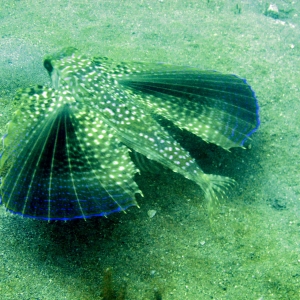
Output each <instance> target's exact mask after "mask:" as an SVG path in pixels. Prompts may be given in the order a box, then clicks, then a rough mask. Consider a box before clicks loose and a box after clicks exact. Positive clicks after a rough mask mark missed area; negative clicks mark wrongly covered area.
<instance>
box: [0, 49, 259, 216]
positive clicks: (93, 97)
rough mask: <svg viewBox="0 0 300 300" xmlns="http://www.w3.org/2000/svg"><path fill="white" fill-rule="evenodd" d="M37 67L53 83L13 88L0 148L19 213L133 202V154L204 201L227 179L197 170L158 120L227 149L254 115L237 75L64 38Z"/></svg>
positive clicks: (255, 120)
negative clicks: (81, 47) (126, 57)
mask: <svg viewBox="0 0 300 300" xmlns="http://www.w3.org/2000/svg"><path fill="white" fill-rule="evenodd" d="M44 67H45V69H46V70H47V72H48V74H49V76H50V79H51V85H49V86H48V85H44V86H41V85H37V86H32V87H28V88H25V89H23V90H20V91H19V92H18V93H17V95H16V97H15V100H14V103H16V110H15V112H14V114H13V116H12V119H11V121H10V122H9V123H8V125H7V133H6V134H5V136H4V137H3V150H2V153H1V156H0V177H1V179H2V180H1V187H0V193H1V201H2V203H3V204H4V206H5V207H6V209H7V210H8V211H10V212H12V213H14V214H17V215H21V216H23V217H29V218H33V219H39V220H47V221H53V220H61V221H68V220H72V219H87V218H90V217H97V216H104V217H106V216H108V215H109V214H111V213H116V212H120V211H125V210H126V209H128V208H129V207H131V206H138V204H137V200H136V197H137V195H138V194H140V195H141V196H143V193H142V191H141V190H140V189H139V187H138V185H137V183H136V182H135V179H134V177H135V175H136V174H137V173H139V172H140V169H141V168H139V163H135V162H134V161H136V160H134V159H133V156H135V157H144V159H145V160H147V161H148V162H151V161H152V162H154V163H156V164H159V165H162V166H163V167H164V168H167V169H170V170H172V171H173V172H176V173H179V174H181V175H182V176H184V177H185V178H187V179H189V180H191V181H193V182H195V183H196V184H197V185H198V186H199V187H200V188H201V189H202V191H203V193H204V196H205V198H206V200H207V201H208V202H209V203H212V201H214V200H213V199H219V198H220V197H224V196H226V193H227V191H228V189H229V188H230V187H231V186H232V185H233V184H234V182H235V181H234V180H233V179H231V178H228V177H225V176H220V175H214V174H206V173H204V172H203V170H202V169H201V167H200V166H199V165H198V164H197V163H196V161H195V159H194V158H193V157H192V156H191V154H190V153H189V152H188V151H187V150H185V148H184V147H183V146H182V145H181V144H180V142H179V141H177V140H176V137H174V136H173V135H172V132H170V130H167V128H166V127H165V126H164V122H162V121H163V120H166V121H168V122H169V123H171V124H172V125H173V126H174V127H177V128H179V129H180V130H186V131H188V132H190V133H192V134H193V136H194V137H195V138H201V139H202V140H204V141H205V142H207V143H213V144H216V145H218V146H220V147H222V148H223V149H226V150H229V149H230V148H232V147H242V148H243V147H244V145H245V142H246V141H248V140H250V139H251V138H250V136H252V134H253V133H254V132H256V131H257V129H258V127H259V124H260V120H259V105H258V100H257V98H256V95H255V93H254V91H253V90H252V88H251V87H250V85H249V84H248V83H247V81H246V80H244V79H242V78H239V77H238V76H236V75H231V74H222V73H219V72H216V71H209V70H201V69H198V68H194V67H186V66H176V65H169V64H164V63H145V62H117V61H114V60H112V59H109V58H107V57H98V56H95V57H89V56H86V55H83V54H81V53H79V52H78V51H77V50H76V49H75V48H71V47H70V48H66V49H63V50H62V51H59V52H57V53H55V54H52V55H48V56H46V57H45V59H44ZM139 161H143V160H139ZM142 164H143V163H142Z"/></svg>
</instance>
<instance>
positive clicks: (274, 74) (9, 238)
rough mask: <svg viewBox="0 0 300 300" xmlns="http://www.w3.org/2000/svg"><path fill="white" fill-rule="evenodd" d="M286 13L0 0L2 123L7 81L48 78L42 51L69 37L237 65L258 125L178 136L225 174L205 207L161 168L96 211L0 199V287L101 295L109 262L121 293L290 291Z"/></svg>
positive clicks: (298, 227)
mask: <svg viewBox="0 0 300 300" xmlns="http://www.w3.org/2000/svg"><path fill="white" fill-rule="evenodd" d="M299 13H300V3H298V1H288V0H286V1H284V0H277V1H274V2H273V3H272V5H270V3H269V2H267V1H255V0H254V1H250V0H249V1H231V0H229V1H221V0H215V1H214V0H209V1H208V0H202V1H201V0H199V1H196V0H195V1H191V0H190V1H175V0H173V1H167V0H161V1H156V0H151V1H150V0H149V1H116V0H113V1H59V2H58V1H26V0H25V1H5V0H4V1H1V3H0V24H1V26H0V32H1V35H0V98H1V99H0V134H1V136H3V135H4V133H5V124H6V123H7V122H8V121H9V120H10V119H11V117H12V113H13V108H12V99H13V96H14V94H15V92H16V90H17V89H19V88H24V87H28V86H30V85H32V84H47V83H49V78H48V74H47V72H46V71H45V70H44V67H43V57H44V56H45V55H47V54H51V53H53V52H56V51H58V50H60V49H61V48H63V47H68V46H73V47H76V48H78V49H80V52H81V53H83V54H87V55H101V56H107V57H110V58H113V59H114V60H116V61H146V62H164V63H170V64H175V65H184V66H194V67H198V68H201V69H209V70H218V71H220V72H222V73H232V74H237V75H239V76H240V77H242V78H246V79H247V82H248V83H249V84H250V85H251V86H252V88H253V89H254V91H255V93H256V95H257V98H258V101H259V105H260V120H261V126H260V128H259V130H258V132H257V133H255V134H254V135H253V137H252V138H253V140H252V141H251V147H247V149H244V150H243V149H241V148H233V149H231V151H230V152H228V151H225V150H223V149H221V148H218V147H217V146H215V145H211V144H206V143H204V142H201V141H199V140H198V139H192V138H191V136H188V137H187V138H188V139H189V141H190V149H189V150H190V151H191V153H192V155H193V156H194V157H195V158H196V159H197V161H198V162H199V165H200V166H201V168H202V169H203V170H204V171H205V172H206V173H212V174H219V175H224V176H228V177H231V178H233V179H235V180H236V181H237V182H238V185H237V186H235V187H233V188H232V189H231V190H230V192H229V193H228V199H227V200H222V201H221V202H220V204H219V206H218V207H216V210H215V212H214V214H209V213H208V211H207V206H206V203H205V199H204V196H203V193H202V191H201V189H200V188H199V187H198V186H197V185H196V184H195V183H193V182H191V181H189V180H187V179H185V178H183V177H182V176H180V175H178V174H175V173H173V172H171V171H166V172H164V173H161V174H159V175H157V174H149V173H142V174H141V175H137V176H136V181H137V183H138V185H139V187H140V189H141V190H142V191H143V193H144V197H138V199H137V200H138V203H139V206H140V208H137V207H132V208H130V209H128V210H127V211H126V212H127V213H126V214H124V213H119V214H113V215H110V216H109V217H108V218H92V219H90V220H87V221H84V220H76V221H71V222H66V223H63V222H53V223H47V222H43V221H38V220H31V219H27V218H21V217H19V216H15V215H12V214H10V213H9V212H6V211H5V208H4V206H1V207H0V229H1V239H0V298H1V299H103V298H106V299H108V297H109V296H107V295H108V294H109V292H105V289H106V288H105V287H104V283H103V282H105V283H106V284H107V285H109V284H110V283H109V278H108V277H109V276H108V275H107V274H108V272H107V271H105V270H107V268H109V269H110V270H111V271H110V272H111V276H112V280H113V284H114V286H115V289H117V290H118V289H119V290H120V291H122V290H124V289H125V291H126V292H125V299H132V300H139V299H164V300H168V299H192V300H193V299H299V294H300V282H299V281H300V248H299V246H300V245H299V241H300V239H299V237H300V221H299V214H300V184H299V173H300V171H299V165H300V157H299V148H300V147H299V146H300V139H299V132H300V129H299V128H300V118H299V110H300V104H299V86H300V62H299V54H300V44H299V33H300V29H299V26H300V21H299ZM153 211H155V212H156V214H155V215H154V216H153ZM120 293H121V292H120ZM118 297H119V299H123V298H124V297H123V296H121V295H120V296H116V295H114V294H113V293H111V296H110V299H118Z"/></svg>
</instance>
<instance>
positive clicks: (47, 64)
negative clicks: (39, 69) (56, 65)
mask: <svg viewBox="0 0 300 300" xmlns="http://www.w3.org/2000/svg"><path fill="white" fill-rule="evenodd" d="M44 67H45V68H46V70H47V71H48V72H49V73H51V72H52V71H53V66H52V64H51V60H50V59H45V60H44Z"/></svg>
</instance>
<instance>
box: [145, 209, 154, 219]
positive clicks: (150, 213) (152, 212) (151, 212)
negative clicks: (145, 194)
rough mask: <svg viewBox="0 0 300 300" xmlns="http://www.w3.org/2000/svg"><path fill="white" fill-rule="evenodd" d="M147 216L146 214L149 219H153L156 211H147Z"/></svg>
mask: <svg viewBox="0 0 300 300" xmlns="http://www.w3.org/2000/svg"><path fill="white" fill-rule="evenodd" d="M147 214H148V216H149V218H153V217H154V216H155V215H156V210H154V209H150V210H148V212H147Z"/></svg>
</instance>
